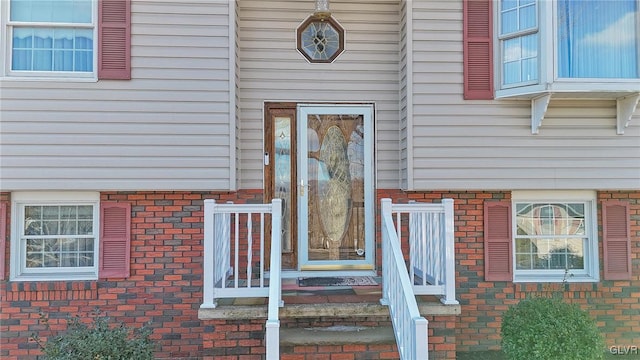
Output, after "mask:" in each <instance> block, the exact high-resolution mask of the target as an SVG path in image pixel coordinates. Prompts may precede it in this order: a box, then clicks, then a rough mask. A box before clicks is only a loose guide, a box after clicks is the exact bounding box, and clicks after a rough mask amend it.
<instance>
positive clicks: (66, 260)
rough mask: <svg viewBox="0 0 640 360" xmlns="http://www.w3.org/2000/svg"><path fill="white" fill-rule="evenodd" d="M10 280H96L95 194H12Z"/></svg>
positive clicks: (97, 234)
mask: <svg viewBox="0 0 640 360" xmlns="http://www.w3.org/2000/svg"><path fill="white" fill-rule="evenodd" d="M12 198H13V199H14V200H13V214H15V216H13V217H12V220H13V224H12V226H13V232H12V234H13V235H12V237H13V239H12V251H11V253H12V272H11V275H12V279H13V280H37V279H43V280H54V279H55V280H74V279H97V271H98V266H97V265H98V237H99V213H100V212H99V208H100V207H99V195H98V194H93V193H86V194H85V193H82V194H73V195H70V196H65V195H64V194H56V193H44V194H37V193H33V194H31V193H14V194H12Z"/></svg>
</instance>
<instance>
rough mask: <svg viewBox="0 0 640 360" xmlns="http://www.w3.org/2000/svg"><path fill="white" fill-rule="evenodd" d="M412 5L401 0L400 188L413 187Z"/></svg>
mask: <svg viewBox="0 0 640 360" xmlns="http://www.w3.org/2000/svg"><path fill="white" fill-rule="evenodd" d="M412 10H413V9H412V6H411V4H410V1H406V0H401V1H400V188H402V189H407V188H409V187H411V185H410V184H409V180H410V179H411V175H412V174H411V173H410V170H411V168H410V167H409V163H410V162H411V160H410V159H411V158H412V156H413V154H412V153H410V152H409V151H408V149H409V148H411V147H412V146H411V145H410V141H411V137H409V130H408V129H409V127H410V126H411V124H412V120H413V119H412V117H413V103H412V101H413V96H412V95H411V93H412V87H413V79H412V76H411V73H412V71H413V54H412V39H413V32H412V31H408V30H409V29H410V28H411V26H412V22H411V20H412V18H411V17H412V13H411V12H412Z"/></svg>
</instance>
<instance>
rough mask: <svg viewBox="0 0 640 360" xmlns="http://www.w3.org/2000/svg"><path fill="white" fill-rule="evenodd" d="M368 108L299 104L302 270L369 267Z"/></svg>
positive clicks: (370, 179) (370, 150)
mask: <svg viewBox="0 0 640 360" xmlns="http://www.w3.org/2000/svg"><path fill="white" fill-rule="evenodd" d="M372 112H373V110H372V107H371V106H367V105H358V106H345V105H340V106H336V105H332V106H329V105H327V106H320V105H309V106H299V107H298V123H299V126H298V149H300V150H299V152H298V179H297V180H298V234H299V248H300V253H299V264H300V269H301V270H315V269H317V270H321V269H324V270H331V269H372V268H373V260H374V256H373V236H374V231H373V219H374V216H373V202H374V190H373V166H372V163H373V161H372V157H373V142H372V139H371V138H372V136H371V134H372V127H373V124H372Z"/></svg>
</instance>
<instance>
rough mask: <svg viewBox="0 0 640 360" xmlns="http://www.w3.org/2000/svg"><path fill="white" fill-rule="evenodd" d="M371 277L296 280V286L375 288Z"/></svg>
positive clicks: (374, 281) (374, 282) (375, 283)
mask: <svg viewBox="0 0 640 360" xmlns="http://www.w3.org/2000/svg"><path fill="white" fill-rule="evenodd" d="M375 285H378V283H377V282H376V280H375V279H374V278H373V277H372V276H336V277H308V278H298V286H300V287H306V286H375Z"/></svg>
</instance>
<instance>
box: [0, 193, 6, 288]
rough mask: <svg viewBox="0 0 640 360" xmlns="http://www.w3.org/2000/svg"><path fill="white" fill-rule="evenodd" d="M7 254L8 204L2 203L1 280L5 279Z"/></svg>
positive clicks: (0, 215)
mask: <svg viewBox="0 0 640 360" xmlns="http://www.w3.org/2000/svg"><path fill="white" fill-rule="evenodd" d="M6 255H7V204H6V203H0V280H4V279H5V277H4V273H5V268H4V264H5V261H4V259H5V256H6Z"/></svg>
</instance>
